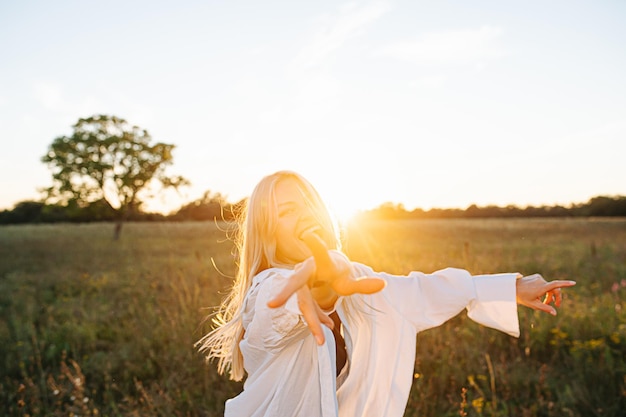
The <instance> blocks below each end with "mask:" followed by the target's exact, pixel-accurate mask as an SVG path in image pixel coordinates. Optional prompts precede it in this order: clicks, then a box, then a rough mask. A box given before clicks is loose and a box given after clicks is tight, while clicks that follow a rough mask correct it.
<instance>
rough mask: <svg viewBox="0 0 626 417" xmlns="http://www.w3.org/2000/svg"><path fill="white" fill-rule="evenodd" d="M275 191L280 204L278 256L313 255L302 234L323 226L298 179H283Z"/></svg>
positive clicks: (294, 258)
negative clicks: (316, 217) (314, 213)
mask: <svg viewBox="0 0 626 417" xmlns="http://www.w3.org/2000/svg"><path fill="white" fill-rule="evenodd" d="M274 192H275V197H276V204H277V208H278V213H277V214H278V217H277V227H276V236H275V237H276V257H277V258H278V259H279V260H280V261H283V262H293V263H297V262H302V261H303V260H305V259H306V258H308V257H309V256H311V251H310V250H309V249H308V248H307V246H306V245H305V244H304V242H303V241H302V240H301V239H300V236H301V235H302V233H304V232H305V231H309V230H316V229H319V228H320V225H319V224H318V222H317V221H316V220H315V216H314V215H313V212H312V210H311V208H310V207H309V205H308V204H307V202H306V199H305V197H304V195H303V194H302V191H301V190H300V188H298V186H297V183H296V181H295V180H293V179H290V178H286V179H284V180H281V181H280V182H278V183H277V184H276V188H275V189H274Z"/></svg>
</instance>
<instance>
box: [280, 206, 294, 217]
mask: <svg viewBox="0 0 626 417" xmlns="http://www.w3.org/2000/svg"><path fill="white" fill-rule="evenodd" d="M297 213H298V209H297V208H296V207H295V206H287V207H285V208H282V209H280V210H279V211H278V216H279V217H287V216H293V215H294V214H297Z"/></svg>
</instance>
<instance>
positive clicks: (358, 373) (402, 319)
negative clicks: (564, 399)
mask: <svg viewBox="0 0 626 417" xmlns="http://www.w3.org/2000/svg"><path fill="white" fill-rule="evenodd" d="M355 268H357V271H358V275H360V276H374V277H379V278H383V279H385V281H386V282H387V286H386V287H385V288H384V289H383V290H382V291H381V292H379V293H376V294H372V295H354V296H352V297H345V298H342V299H340V300H339V302H338V305H337V313H338V314H339V317H340V318H341V321H342V323H343V326H344V329H343V330H344V338H345V340H346V348H347V349H348V358H349V359H348V360H349V369H348V370H347V373H346V375H343V373H342V375H340V376H339V381H340V382H339V387H338V390H337V399H338V402H339V416H340V417H354V416H385V417H402V416H403V415H404V412H405V408H406V403H407V400H408V398H409V392H410V389H411V384H412V382H413V370H414V365H415V351H416V336H417V333H418V332H420V331H422V330H426V329H429V328H432V327H436V326H439V325H441V324H443V323H444V322H445V321H447V320H449V319H451V318H452V317H454V316H456V315H457V314H458V313H460V312H461V311H462V310H463V309H467V311H468V316H469V317H470V318H471V319H472V320H474V321H476V322H478V323H480V324H483V325H485V326H488V327H493V328H495V329H498V330H501V331H503V332H505V333H508V334H510V335H511V336H515V337H518V336H519V323H518V317H517V303H516V301H515V293H516V289H515V288H516V287H515V279H516V277H517V276H518V275H519V274H498V275H482V276H471V275H470V274H469V272H467V271H465V270H462V269H454V268H447V269H444V270H441V271H437V272H435V273H433V274H423V273H420V272H411V273H410V274H409V275H408V276H396V275H390V274H386V273H376V272H374V271H373V270H372V269H371V268H369V267H367V266H365V265H361V264H355ZM344 371H346V368H344Z"/></svg>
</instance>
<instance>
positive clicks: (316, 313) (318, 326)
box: [296, 285, 334, 345]
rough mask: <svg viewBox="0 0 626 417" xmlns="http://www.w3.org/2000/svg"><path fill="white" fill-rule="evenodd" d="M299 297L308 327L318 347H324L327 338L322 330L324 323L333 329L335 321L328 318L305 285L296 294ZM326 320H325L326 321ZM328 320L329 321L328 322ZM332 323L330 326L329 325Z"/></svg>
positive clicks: (301, 310)
mask: <svg viewBox="0 0 626 417" xmlns="http://www.w3.org/2000/svg"><path fill="white" fill-rule="evenodd" d="M296 294H297V296H298V308H300V312H301V313H302V315H303V316H304V320H306V323H307V326H309V329H310V330H311V333H312V334H313V337H315V341H316V342H317V344H318V345H323V344H324V342H325V340H326V338H325V337H324V330H323V329H322V323H324V324H326V325H327V326H328V327H330V328H331V329H332V326H333V324H334V323H333V321H332V320H331V319H330V317H328V316H326V315H325V314H324V313H323V312H322V311H321V310H320V308H319V306H318V305H317V303H316V302H315V300H314V299H313V296H311V292H310V291H309V288H308V287H307V286H306V285H305V286H303V287H300V289H298V291H297V292H296ZM324 318H325V319H324ZM326 319H327V320H326ZM329 322H330V325H329V324H328V323H329Z"/></svg>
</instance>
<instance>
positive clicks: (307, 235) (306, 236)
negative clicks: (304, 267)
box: [300, 230, 334, 279]
mask: <svg viewBox="0 0 626 417" xmlns="http://www.w3.org/2000/svg"><path fill="white" fill-rule="evenodd" d="M300 238H301V239H302V241H303V242H304V243H305V244H306V245H307V247H308V248H309V250H310V251H311V253H312V254H313V259H315V264H316V266H317V276H318V277H320V276H321V277H324V278H328V279H330V278H332V276H333V275H334V266H333V261H332V259H330V255H329V253H328V247H326V244H325V243H324V241H323V240H322V238H320V237H319V236H318V235H317V233H315V232H314V231H312V230H309V231H307V232H304V233H303V234H302V236H300Z"/></svg>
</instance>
